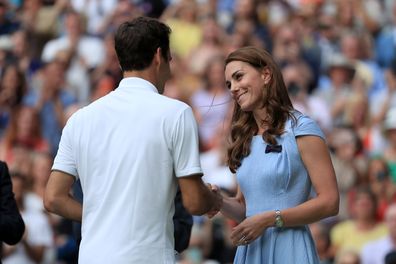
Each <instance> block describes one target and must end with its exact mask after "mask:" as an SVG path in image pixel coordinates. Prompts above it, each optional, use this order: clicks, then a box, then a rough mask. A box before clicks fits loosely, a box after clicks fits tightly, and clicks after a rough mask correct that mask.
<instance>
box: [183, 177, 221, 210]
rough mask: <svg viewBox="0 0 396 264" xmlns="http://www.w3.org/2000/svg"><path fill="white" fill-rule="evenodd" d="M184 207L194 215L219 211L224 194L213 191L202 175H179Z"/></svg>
mask: <svg viewBox="0 0 396 264" xmlns="http://www.w3.org/2000/svg"><path fill="white" fill-rule="evenodd" d="M178 181H179V186H180V190H181V193H182V199H183V205H184V207H185V208H186V209H187V210H188V211H189V212H190V213H191V214H193V215H203V214H205V213H207V212H209V211H219V210H220V208H221V205H222V203H223V199H222V196H221V195H220V194H219V193H218V192H215V191H211V190H210V189H209V188H208V187H207V186H206V185H205V183H204V182H203V181H202V179H201V175H198V174H196V175H191V176H185V177H178Z"/></svg>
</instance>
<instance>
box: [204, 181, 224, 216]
mask: <svg viewBox="0 0 396 264" xmlns="http://www.w3.org/2000/svg"><path fill="white" fill-rule="evenodd" d="M207 186H208V188H209V190H211V191H212V194H213V196H214V198H213V205H212V208H211V209H210V211H209V212H207V213H206V215H207V216H208V217H209V218H212V217H214V216H215V215H216V214H217V213H218V212H219V211H220V209H221V207H222V206H223V196H222V195H221V194H220V189H219V188H218V187H217V186H216V185H212V184H210V183H208V184H207Z"/></svg>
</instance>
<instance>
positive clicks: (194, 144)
mask: <svg viewBox="0 0 396 264" xmlns="http://www.w3.org/2000/svg"><path fill="white" fill-rule="evenodd" d="M52 169H53V170H60V171H63V172H66V173H69V174H71V175H74V176H75V177H76V178H80V179H81V186H82V190H83V193H84V202H83V218H82V241H81V245H80V255H79V263H82V264H85V263H87V264H88V263H89V264H91V263H106V264H107V263H117V264H123V263H156V264H157V263H174V262H175V259H174V238H173V221H172V217H173V214H174V203H173V199H174V197H175V193H176V177H183V176H188V175H192V174H201V173H202V170H201V166H200V161H199V152H198V133H197V125H196V121H195V119H194V117H193V113H192V110H191V108H190V107H189V106H188V105H187V104H185V103H183V102H180V101H177V100H174V99H170V98H168V97H165V96H162V95H160V94H158V91H157V89H156V88H155V87H154V86H153V85H152V84H151V83H150V82H148V81H145V80H143V79H140V78H125V79H123V80H122V81H121V82H120V85H119V87H118V88H117V89H116V90H115V91H113V92H111V93H109V94H108V95H106V96H104V97H102V98H101V99H99V100H97V101H95V102H93V103H92V104H90V105H89V106H87V107H84V108H82V109H81V110H79V111H78V112H76V113H75V114H74V115H73V116H72V117H71V118H70V119H69V120H68V122H67V124H66V126H65V128H64V130H63V133H62V138H61V141H60V144H59V150H58V153H57V156H56V158H55V161H54V165H53V167H52ZM175 175H176V177H175Z"/></svg>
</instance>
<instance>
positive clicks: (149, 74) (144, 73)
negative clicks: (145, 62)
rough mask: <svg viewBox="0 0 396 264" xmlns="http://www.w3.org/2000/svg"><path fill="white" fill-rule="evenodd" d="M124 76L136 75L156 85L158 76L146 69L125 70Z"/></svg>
mask: <svg viewBox="0 0 396 264" xmlns="http://www.w3.org/2000/svg"><path fill="white" fill-rule="evenodd" d="M123 76H124V78H131V77H136V78H141V79H144V80H146V81H149V82H150V83H152V84H153V85H154V86H156V83H157V82H156V78H155V77H154V74H152V72H151V71H148V70H144V71H125V72H124V74H123Z"/></svg>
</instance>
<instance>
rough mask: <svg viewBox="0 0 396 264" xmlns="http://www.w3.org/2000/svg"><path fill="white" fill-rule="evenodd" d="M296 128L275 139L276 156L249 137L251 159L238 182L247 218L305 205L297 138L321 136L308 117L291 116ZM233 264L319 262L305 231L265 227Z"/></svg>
mask: <svg viewBox="0 0 396 264" xmlns="http://www.w3.org/2000/svg"><path fill="white" fill-rule="evenodd" d="M294 115H295V116H296V118H297V122H295V121H292V120H288V121H287V122H286V125H285V133H283V134H282V135H281V136H280V137H277V144H278V145H282V150H281V152H278V153H277V152H270V153H267V154H266V153H265V149H266V146H267V144H266V142H265V141H264V140H263V138H262V136H261V135H258V136H254V137H253V139H252V143H251V152H250V155H249V156H247V157H245V158H244V159H243V160H242V164H241V166H240V167H239V168H238V170H237V180H238V184H239V186H240V188H241V191H242V193H243V195H244V197H245V201H246V217H250V216H253V215H256V214H259V213H262V212H265V211H274V210H277V209H278V210H283V209H286V208H290V207H295V206H297V205H299V204H301V203H303V202H305V201H306V200H307V199H308V198H309V195H310V192H311V186H312V185H311V180H310V178H309V176H308V173H307V170H306V169H305V167H304V164H303V162H302V160H301V157H300V154H299V151H298V147H297V143H296V137H298V136H303V135H314V136H319V137H321V138H323V140H324V135H323V132H322V131H321V130H320V128H319V127H318V125H317V124H316V123H315V122H314V121H313V120H312V119H310V118H309V117H307V116H304V115H302V114H300V113H299V112H295V113H294ZM234 263H236V264H241V263H245V264H285V263H296V264H300V263H301V264H316V263H319V258H318V255H317V252H316V248H315V244H314V241H313V239H312V236H311V233H310V231H309V228H308V227H307V226H300V227H293V228H290V227H284V228H276V227H270V228H268V229H266V230H265V231H264V233H263V234H262V235H261V236H260V237H258V238H257V239H256V240H255V241H253V242H251V243H250V244H248V245H246V246H239V247H238V249H237V253H236V256H235V259H234Z"/></svg>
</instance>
